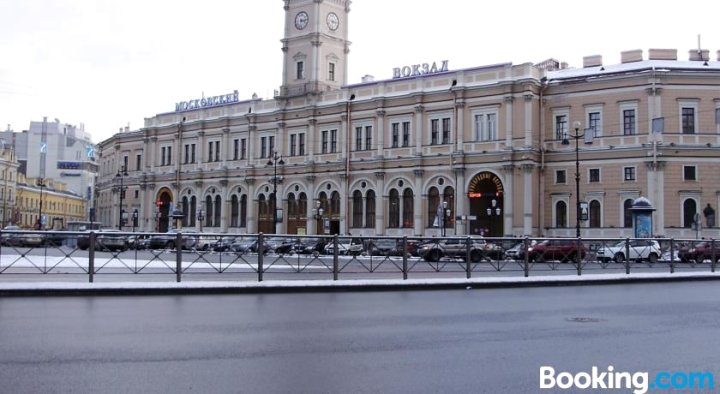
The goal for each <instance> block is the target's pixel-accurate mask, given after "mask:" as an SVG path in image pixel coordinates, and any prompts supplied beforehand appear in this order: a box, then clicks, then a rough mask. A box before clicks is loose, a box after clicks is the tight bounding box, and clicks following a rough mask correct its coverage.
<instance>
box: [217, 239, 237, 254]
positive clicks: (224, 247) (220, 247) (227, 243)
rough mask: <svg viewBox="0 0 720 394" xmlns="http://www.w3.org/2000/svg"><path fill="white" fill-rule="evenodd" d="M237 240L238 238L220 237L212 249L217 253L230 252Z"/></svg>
mask: <svg viewBox="0 0 720 394" xmlns="http://www.w3.org/2000/svg"><path fill="white" fill-rule="evenodd" d="M235 238H237V237H229V236H226V237H220V238H219V239H218V240H216V241H215V242H214V243H213V244H212V246H211V249H212V250H213V251H215V252H227V251H230V250H231V249H232V244H233V242H235Z"/></svg>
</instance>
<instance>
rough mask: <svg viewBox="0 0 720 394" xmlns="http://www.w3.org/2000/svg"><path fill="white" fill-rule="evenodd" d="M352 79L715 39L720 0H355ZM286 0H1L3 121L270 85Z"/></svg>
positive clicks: (124, 112)
mask: <svg viewBox="0 0 720 394" xmlns="http://www.w3.org/2000/svg"><path fill="white" fill-rule="evenodd" d="M351 9H352V11H351V12H350V24H349V26H350V41H352V46H351V52H350V58H349V78H348V82H349V83H351V84H352V83H358V82H360V78H361V77H362V76H363V75H365V74H370V75H374V76H375V78H376V79H389V78H391V77H392V68H393V67H396V66H403V65H411V64H415V63H422V62H432V61H438V62H439V61H441V60H449V66H450V70H456V69H460V68H468V67H474V66H481V65H488V64H494V63H502V62H512V63H514V64H520V63H525V62H539V61H541V60H545V59H547V58H550V57H554V58H556V59H559V60H562V61H566V62H568V63H569V64H570V66H575V67H582V58H583V56H587V55H602V56H603V61H604V63H605V64H614V63H618V62H619V61H620V52H621V51H624V50H630V49H643V50H644V56H645V58H647V49H649V48H676V49H678V55H679V59H680V60H686V59H687V56H688V51H689V50H691V49H696V48H697V36H698V34H700V35H701V36H702V46H703V48H705V49H709V50H710V56H711V59H712V60H716V59H717V50H718V49H720V28H718V26H717V17H718V14H719V13H718V11H720V3H716V2H714V1H696V0H686V1H683V2H681V3H673V4H672V7H670V5H669V3H666V2H665V3H663V2H660V3H658V2H656V1H639V0H638V1H627V0H625V1H616V0H609V1H608V0H606V1H603V2H587V1H578V0H561V1H523V0H516V1H478V0H444V1H440V2H438V1H435V0H414V1H388V0H354V1H353V4H352V6H351ZM284 16H285V15H284V10H283V1H281V0H205V1H197V0H172V1H170V0H142V1H141V0H121V1H120V0H0V129H2V130H4V129H6V127H7V125H8V124H10V125H11V128H12V129H14V130H15V131H20V130H24V129H27V128H28V127H29V125H30V121H32V120H37V121H39V120H42V118H43V116H47V117H48V118H49V119H50V120H52V119H55V118H59V119H60V120H61V121H62V122H65V123H70V124H75V125H78V124H80V123H84V124H85V130H86V131H88V132H90V133H91V134H92V135H93V141H94V142H100V141H102V140H104V139H107V138H109V137H110V136H112V135H113V134H114V133H115V132H117V131H118V129H119V128H121V127H124V126H127V125H129V126H130V128H131V129H132V130H135V129H138V128H141V127H143V119H144V118H146V117H152V116H154V115H155V114H158V113H163V112H170V111H174V109H175V107H174V105H175V103H176V102H179V101H185V100H189V99H193V98H200V97H201V96H202V95H203V93H204V94H205V96H215V95H220V94H226V93H230V92H232V91H233V90H236V89H237V90H238V91H239V93H240V99H241V100H242V99H247V98H250V96H252V94H253V93H257V94H258V95H259V96H260V97H262V98H272V95H273V90H275V89H277V88H278V87H279V86H280V84H281V78H282V76H281V71H282V53H281V51H280V46H281V44H280V39H281V38H282V34H283V19H284Z"/></svg>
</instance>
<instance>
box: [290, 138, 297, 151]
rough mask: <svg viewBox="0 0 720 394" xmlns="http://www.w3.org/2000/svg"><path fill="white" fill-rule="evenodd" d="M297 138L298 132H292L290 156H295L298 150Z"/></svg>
mask: <svg viewBox="0 0 720 394" xmlns="http://www.w3.org/2000/svg"><path fill="white" fill-rule="evenodd" d="M296 140H297V134H290V156H295V154H296V153H297V151H296V150H295V149H296V147H295V142H296Z"/></svg>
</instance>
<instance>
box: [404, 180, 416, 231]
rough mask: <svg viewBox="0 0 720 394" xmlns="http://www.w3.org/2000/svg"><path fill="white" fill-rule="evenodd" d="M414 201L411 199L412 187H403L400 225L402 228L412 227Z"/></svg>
mask: <svg viewBox="0 0 720 394" xmlns="http://www.w3.org/2000/svg"><path fill="white" fill-rule="evenodd" d="M413 204H414V201H413V192H412V189H409V188H408V189H405V191H404V192H403V204H402V207H403V208H402V218H403V219H402V226H403V227H404V228H413V226H414V224H413V215H414V214H415V212H414V209H415V208H414V207H413Z"/></svg>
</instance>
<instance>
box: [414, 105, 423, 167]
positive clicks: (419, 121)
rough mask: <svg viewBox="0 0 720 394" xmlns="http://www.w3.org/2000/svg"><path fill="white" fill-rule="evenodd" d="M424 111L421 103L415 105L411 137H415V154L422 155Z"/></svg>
mask: <svg viewBox="0 0 720 394" xmlns="http://www.w3.org/2000/svg"><path fill="white" fill-rule="evenodd" d="M424 111H425V107H423V106H422V105H416V106H415V135H413V137H414V138H415V155H417V156H422V144H423V139H424V137H425V136H424V134H423V121H424V120H423V112H424Z"/></svg>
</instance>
